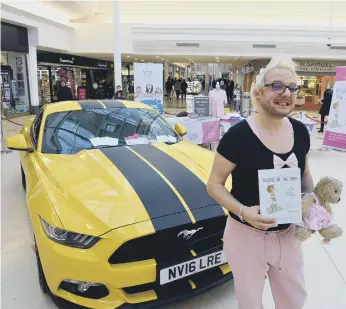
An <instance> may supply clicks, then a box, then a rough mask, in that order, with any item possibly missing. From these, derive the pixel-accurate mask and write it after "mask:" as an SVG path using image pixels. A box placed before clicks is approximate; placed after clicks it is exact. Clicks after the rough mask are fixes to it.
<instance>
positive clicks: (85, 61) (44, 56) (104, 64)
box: [37, 50, 114, 69]
mask: <svg viewBox="0 0 346 309" xmlns="http://www.w3.org/2000/svg"><path fill="white" fill-rule="evenodd" d="M37 61H38V62H44V63H56V64H64V65H66V66H68V65H75V66H81V67H91V68H103V69H113V67H114V65H113V63H112V62H110V61H105V60H97V59H93V58H86V57H80V56H74V55H68V54H59V53H52V52H46V51H41V50H39V51H37Z"/></svg>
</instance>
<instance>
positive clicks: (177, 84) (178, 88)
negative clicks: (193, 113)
mask: <svg viewBox="0 0 346 309" xmlns="http://www.w3.org/2000/svg"><path fill="white" fill-rule="evenodd" d="M174 87H175V94H176V96H177V101H178V100H179V96H180V91H181V81H180V79H178V80H176V82H175V85H174Z"/></svg>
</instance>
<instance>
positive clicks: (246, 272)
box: [207, 58, 314, 309]
mask: <svg viewBox="0 0 346 309" xmlns="http://www.w3.org/2000/svg"><path fill="white" fill-rule="evenodd" d="M297 84H298V76H297V75H296V72H295V65H294V63H293V61H292V60H291V59H282V58H273V59H272V60H271V62H270V63H269V64H268V65H267V67H266V68H264V69H262V70H261V71H260V73H259V75H258V76H257V78H256V82H255V83H254V85H253V86H252V89H251V96H252V101H253V103H254V105H255V106H256V111H257V113H256V114H255V115H254V116H250V117H248V118H247V119H246V120H244V121H242V122H240V123H238V124H237V125H235V126H233V127H231V128H230V129H229V130H228V132H227V133H226V134H225V135H224V136H223V137H222V139H221V141H220V144H219V146H218V149H217V153H216V156H215V161H214V165H213V169H212V171H211V174H210V178H209V181H208V185H207V190H208V192H209V194H210V195H211V196H212V197H213V198H214V199H215V200H216V201H217V202H218V203H219V204H220V205H222V206H223V207H224V208H226V209H227V210H229V217H228V221H227V225H226V228H225V232H224V238H223V240H224V251H225V256H226V258H227V260H228V262H229V264H230V267H231V269H232V272H233V276H234V283H235V291H236V295H237V299H238V303H239V309H261V308H263V306H262V293H263V288H264V284H265V278H269V281H270V285H271V290H272V294H273V298H274V301H275V306H276V307H275V308H277V309H302V308H303V306H304V303H305V300H306V291H305V283H304V271H303V256H302V250H301V243H300V242H299V241H298V240H297V239H296V238H295V225H294V224H290V223H288V224H278V223H277V222H276V220H275V219H274V218H273V217H266V216H264V215H263V214H261V213H260V207H259V204H260V198H259V183H258V171H260V170H267V171H268V170H273V171H274V169H276V168H280V169H283V170H282V173H283V174H284V173H285V172H291V171H292V170H284V169H285V168H297V167H298V168H300V172H299V173H300V178H299V177H298V181H299V182H300V184H301V188H302V192H312V191H313V187H314V185H313V181H312V177H311V174H310V171H309V165H308V152H309V149H310V136H309V132H308V130H307V129H306V127H305V125H304V124H303V123H301V122H300V121H298V120H295V119H293V118H290V117H288V115H289V114H290V113H291V112H292V111H293V109H294V105H295V103H296V99H297V94H298V92H299V86H298V85H297ZM267 171H266V172H267ZM230 175H232V190H231V192H229V191H227V189H226V188H225V183H226V180H227V178H228V177H229V176H230Z"/></svg>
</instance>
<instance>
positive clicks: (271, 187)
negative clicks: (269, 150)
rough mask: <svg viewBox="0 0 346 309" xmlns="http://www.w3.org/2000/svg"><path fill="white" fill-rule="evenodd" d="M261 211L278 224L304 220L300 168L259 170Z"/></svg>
mask: <svg viewBox="0 0 346 309" xmlns="http://www.w3.org/2000/svg"><path fill="white" fill-rule="evenodd" d="M258 185H259V197H260V211H261V214H262V215H263V216H267V217H272V218H275V219H277V222H278V224H285V223H299V222H301V221H302V202H301V178H300V168H279V169H267V170H260V171H258Z"/></svg>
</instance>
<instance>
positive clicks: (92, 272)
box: [34, 222, 232, 309]
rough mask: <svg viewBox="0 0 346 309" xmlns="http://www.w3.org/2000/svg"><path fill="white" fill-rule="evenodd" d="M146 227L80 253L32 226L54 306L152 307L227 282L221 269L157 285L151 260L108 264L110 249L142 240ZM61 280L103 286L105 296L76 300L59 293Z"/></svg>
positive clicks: (224, 268)
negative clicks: (130, 238) (134, 237)
mask: <svg viewBox="0 0 346 309" xmlns="http://www.w3.org/2000/svg"><path fill="white" fill-rule="evenodd" d="M146 224H148V228H147V227H146ZM149 224H150V223H146V222H143V223H140V224H136V225H131V226H126V227H124V228H120V229H117V230H113V231H111V232H109V233H107V234H105V235H104V236H102V240H100V241H99V242H98V243H96V244H95V245H94V246H93V247H92V248H90V249H87V250H82V249H76V248H70V247H66V246H62V245H59V244H57V243H55V242H53V241H51V240H50V239H48V238H47V237H46V235H45V232H44V231H43V229H42V227H41V224H40V223H39V222H37V223H36V224H35V225H34V226H35V227H36V228H35V237H36V242H37V246H38V250H39V254H40V259H41V262H42V267H43V270H44V274H45V276H46V280H47V284H48V286H49V289H50V292H51V296H52V299H53V300H54V302H55V304H56V305H57V306H58V307H59V308H61V309H69V308H71V309H72V308H80V309H82V308H83V309H84V308H92V309H132V308H133V309H137V308H158V307H160V306H162V305H166V304H169V303H172V302H177V301H180V300H184V299H187V298H190V297H192V296H194V295H197V294H199V293H202V292H204V291H206V290H208V289H211V288H213V287H215V286H218V285H221V284H223V283H225V282H226V281H228V280H230V279H232V274H231V271H230V268H229V266H228V265H226V264H225V265H222V266H217V267H214V268H212V269H209V270H206V271H204V272H201V273H198V274H196V275H194V276H195V277H192V278H191V279H192V280H193V283H191V281H190V280H188V279H180V280H178V281H176V282H175V283H170V284H167V285H163V286H160V285H159V283H157V281H159V279H158V278H157V277H158V276H157V274H158V266H157V263H156V260H155V259H150V260H144V261H139V262H131V263H122V264H110V263H109V258H110V256H111V255H112V254H113V253H114V251H115V248H119V247H120V245H121V244H122V243H123V242H125V241H127V239H125V238H127V237H128V235H138V234H142V235H145V231H146V230H148V231H149V230H150V229H149ZM134 229H135V230H136V231H134ZM139 230H140V232H139ZM194 278H195V279H194ZM66 279H70V280H78V281H86V282H95V283H101V284H104V285H105V286H106V287H107V289H108V291H109V294H108V295H107V296H105V297H103V298H101V299H91V298H86V297H81V296H77V295H76V294H73V293H71V292H68V291H66V290H63V289H61V288H60V284H61V283H62V282H63V280H66ZM188 281H189V282H188Z"/></svg>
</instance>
